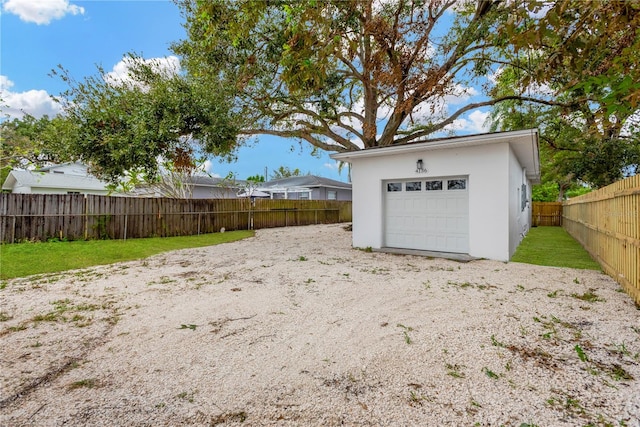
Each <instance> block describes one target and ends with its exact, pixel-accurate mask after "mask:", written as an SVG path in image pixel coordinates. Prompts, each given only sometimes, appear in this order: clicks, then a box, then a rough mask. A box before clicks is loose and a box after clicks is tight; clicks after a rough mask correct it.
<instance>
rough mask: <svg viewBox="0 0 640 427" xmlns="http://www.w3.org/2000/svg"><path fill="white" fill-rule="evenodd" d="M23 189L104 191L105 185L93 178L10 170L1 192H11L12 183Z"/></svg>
mask: <svg viewBox="0 0 640 427" xmlns="http://www.w3.org/2000/svg"><path fill="white" fill-rule="evenodd" d="M16 182H17V183H18V184H19V185H20V186H25V187H40V188H65V189H68V190H102V191H104V190H106V188H105V187H106V185H107V183H106V182H104V181H100V180H99V179H97V178H94V177H93V176H80V175H68V174H61V173H44V172H33V171H23V170H12V171H11V172H9V176H8V177H7V179H6V180H5V182H4V184H3V185H2V189H3V190H11V189H13V188H14V183H16Z"/></svg>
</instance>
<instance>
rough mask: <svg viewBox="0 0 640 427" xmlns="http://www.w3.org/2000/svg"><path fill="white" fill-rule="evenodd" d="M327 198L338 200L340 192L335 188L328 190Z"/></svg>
mask: <svg viewBox="0 0 640 427" xmlns="http://www.w3.org/2000/svg"><path fill="white" fill-rule="evenodd" d="M327 200H338V192H337V191H333V190H329V191H327Z"/></svg>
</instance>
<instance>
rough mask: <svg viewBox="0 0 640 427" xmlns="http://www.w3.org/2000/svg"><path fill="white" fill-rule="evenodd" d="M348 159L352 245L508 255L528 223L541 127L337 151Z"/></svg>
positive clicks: (342, 158) (496, 256) (537, 173)
mask: <svg viewBox="0 0 640 427" xmlns="http://www.w3.org/2000/svg"><path fill="white" fill-rule="evenodd" d="M331 157H332V158H333V159H336V160H340V161H343V162H349V163H351V180H352V185H353V187H352V188H353V245H354V246H355V247H363V248H364V247H371V248H373V249H381V250H384V249H387V248H388V249H394V248H397V249H413V250H422V251H434V252H449V253H458V254H468V255H470V256H473V257H478V258H489V259H495V260H500V261H507V260H509V259H510V257H511V255H513V252H514V251H515V249H516V247H517V246H518V244H519V243H520V241H521V240H522V238H523V237H524V235H525V234H526V233H527V231H528V230H529V227H530V223H531V184H535V183H538V182H539V181H540V160H539V153H538V132H537V130H535V129H528V130H522V131H513V132H498V133H489V134H480V135H469V136H462V137H452V138H443V139H434V140H429V141H425V142H418V143H412V144H406V145H397V146H390V147H380V148H372V149H367V150H361V151H352V152H347V153H339V154H333V155H332V156H331Z"/></svg>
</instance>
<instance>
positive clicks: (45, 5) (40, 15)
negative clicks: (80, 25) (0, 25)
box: [2, 0, 84, 25]
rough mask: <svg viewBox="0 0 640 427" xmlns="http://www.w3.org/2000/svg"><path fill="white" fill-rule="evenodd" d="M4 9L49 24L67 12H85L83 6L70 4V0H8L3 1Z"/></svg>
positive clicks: (74, 13) (27, 20) (26, 19)
mask: <svg viewBox="0 0 640 427" xmlns="http://www.w3.org/2000/svg"><path fill="white" fill-rule="evenodd" d="M2 10H3V11H5V12H7V13H12V14H14V15H17V16H18V17H20V19H21V20H23V21H25V22H33V23H36V24H38V25H47V24H49V23H50V22H51V21H53V20H54V19H61V18H62V17H64V16H65V15H67V14H71V15H82V14H84V8H83V7H81V6H76V5H75V4H70V3H69V1H68V0H6V1H5V2H4V3H2Z"/></svg>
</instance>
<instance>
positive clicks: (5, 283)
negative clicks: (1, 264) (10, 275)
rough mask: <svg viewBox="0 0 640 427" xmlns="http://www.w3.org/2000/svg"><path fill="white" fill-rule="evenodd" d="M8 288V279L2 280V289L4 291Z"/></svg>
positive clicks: (0, 283) (0, 285)
mask: <svg viewBox="0 0 640 427" xmlns="http://www.w3.org/2000/svg"><path fill="white" fill-rule="evenodd" d="M6 288H7V281H6V280H2V281H0V291H4V290H5V289H6Z"/></svg>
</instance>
